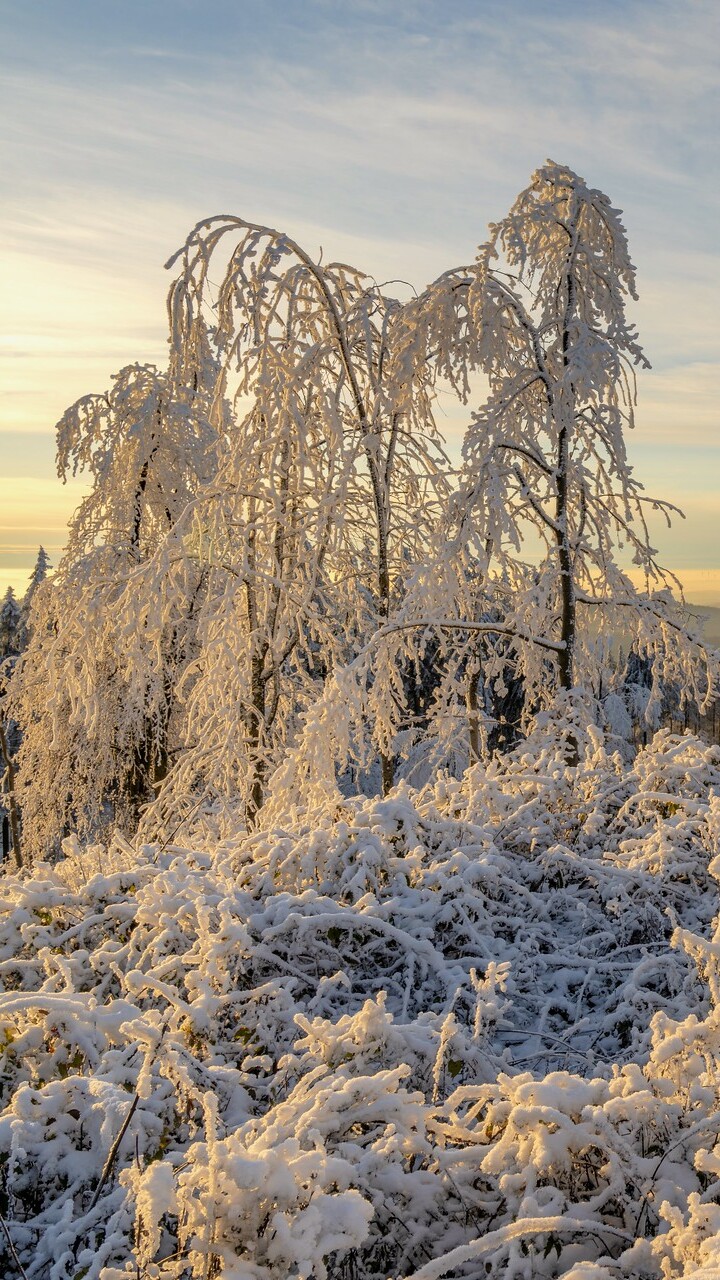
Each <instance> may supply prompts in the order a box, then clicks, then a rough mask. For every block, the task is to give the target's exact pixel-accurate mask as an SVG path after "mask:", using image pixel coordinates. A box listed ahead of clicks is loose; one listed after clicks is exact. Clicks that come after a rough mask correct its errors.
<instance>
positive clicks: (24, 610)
mask: <svg viewBox="0 0 720 1280" xmlns="http://www.w3.org/2000/svg"><path fill="white" fill-rule="evenodd" d="M51 567H52V566H51V564H50V557H49V555H48V553H47V551H46V550H45V548H44V547H42V546H41V547H39V548H38V553H37V559H36V561H35V565H34V568H33V571H32V573H31V574H30V579H29V582H28V585H27V589H26V591H25V595H24V596H23V598H22V602H21V604H20V624H19V627H18V633H17V644H18V652H21V651H22V650H23V649H25V648H27V645H28V641H29V638H30V630H29V628H30V611H31V609H32V605H33V600H34V599H35V594H36V592H37V590H38V588H39V587H40V586H41V585H42V584H43V582H45V580H46V578H47V576H48V571H49V570H50V568H51Z"/></svg>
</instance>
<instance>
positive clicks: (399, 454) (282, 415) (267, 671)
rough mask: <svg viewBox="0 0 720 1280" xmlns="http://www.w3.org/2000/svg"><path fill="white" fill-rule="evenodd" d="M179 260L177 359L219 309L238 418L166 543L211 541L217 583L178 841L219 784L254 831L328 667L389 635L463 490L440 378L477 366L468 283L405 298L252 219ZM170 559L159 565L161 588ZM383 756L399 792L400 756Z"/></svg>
mask: <svg viewBox="0 0 720 1280" xmlns="http://www.w3.org/2000/svg"><path fill="white" fill-rule="evenodd" d="M227 241H230V243H231V246H232V247H231V249H230V252H229V253H228V252H227V251H226V250H225V244H226V242H227ZM177 258H179V259H180V264H181V272H180V275H179V276H178V279H177V280H176V282H175V284H174V285H173V288H172V289H171V294H170V315H171V321H172V329H171V340H172V347H173V352H174V353H175V358H176V359H178V360H182V359H184V354H183V353H184V352H185V350H186V347H187V345H188V342H189V341H191V340H192V334H193V332H194V327H195V325H196V324H197V321H198V317H199V316H201V315H202V314H203V311H204V309H205V308H206V307H207V305H208V304H210V305H212V306H213V307H214V308H215V311H216V315H217V323H216V327H215V330H214V340H215V343H216V349H217V352H218V360H219V368H218V374H217V387H218V393H222V394H223V395H226V394H228V395H229V394H232V396H233V398H234V404H235V420H234V421H233V423H232V424H231V425H230V426H229V428H228V431H227V434H226V449H225V452H224V455H223V459H222V462H221V466H220V469H219V472H218V475H217V476H216V477H215V479H214V481H213V484H212V486H211V487H210V489H208V490H207V492H204V493H202V494H200V495H199V497H198V499H197V501H196V503H195V504H194V505H193V507H192V509H191V510H189V511H188V512H187V513H186V523H185V525H184V526H183V528H182V529H177V530H175V531H174V532H173V534H172V535H171V536H170V538H169V539H168V544H171V543H172V542H173V541H175V542H176V541H177V540H178V538H185V539H186V538H187V537H188V536H189V530H190V529H191V528H192V529H193V530H194V533H193V535H192V539H193V540H194V543H195V545H196V546H197V547H198V549H199V551H198V554H199V556H200V559H201V560H202V562H203V563H205V564H207V566H208V568H209V570H210V585H209V589H208V594H207V597H206V601H205V604H204V607H203V611H202V616H201V620H200V624H199V626H200V632H201V634H202V637H203V647H202V651H201V653H200V654H199V656H198V660H197V663H196V664H195V667H194V669H193V672H192V688H191V689H190V690H189V701H188V725H187V742H186V750H185V751H184V752H183V753H182V755H181V756H180V758H179V761H178V765H177V768H176V770H175V771H174V773H173V775H172V776H171V777H170V779H169V780H168V786H167V787H166V788H165V789H164V792H163V794H162V795H161V797H160V802H159V805H158V806H157V808H156V809H155V811H154V816H155V817H158V815H162V822H163V824H164V827H165V828H167V827H168V825H172V823H173V822H174V821H175V817H176V813H175V809H174V806H175V805H176V803H177V800H178V797H179V798H180V801H181V809H182V807H183V806H184V807H185V808H187V806H188V805H189V804H190V803H191V801H192V803H194V799H193V798H194V797H195V795H201V794H202V791H203V790H204V791H205V793H206V794H207V796H209V797H212V796H216V797H218V798H220V799H227V798H232V797H244V800H245V803H246V807H247V812H248V816H249V818H250V819H251V820H252V819H253V818H254V815H255V813H256V812H257V810H258V808H259V807H260V805H261V803H262V800H263V795H264V789H265V778H266V775H267V773H268V771H269V770H270V769H271V768H272V767H274V766H275V765H277V763H278V761H279V760H280V759H281V758H282V755H283V754H284V751H285V750H286V748H287V744H288V742H289V741H290V740H291V739H292V736H293V734H294V733H295V732H296V730H297V726H298V724H299V721H300V718H301V715H302V714H303V712H304V711H305V710H306V708H307V707H308V706H309V705H310V704H311V703H312V702H313V701H314V700H316V699H317V697H318V696H319V695H320V693H321V692H322V686H323V681H324V679H325V677H326V674H327V672H328V671H330V670H331V669H333V668H334V666H335V665H337V664H338V663H345V662H347V661H348V659H349V658H351V657H352V656H353V654H354V653H355V652H356V651H357V649H358V647H361V646H362V644H363V643H364V642H366V641H367V639H368V637H369V636H371V635H372V634H374V632H375V631H376V630H377V628H378V627H379V626H381V625H382V624H383V623H386V622H387V620H388V617H389V615H390V611H391V608H392V602H393V598H394V595H395V596H396V594H397V590H398V586H399V583H400V581H401V576H402V571H403V567H404V565H405V564H406V562H407V559H408V557H409V558H410V559H411V560H413V559H422V558H424V557H425V556H426V554H427V548H428V544H429V537H430V531H431V528H432V526H433V524H434V523H435V522H436V521H437V519H438V518H439V515H440V513H441V511H442V509H443V507H444V505H445V504H446V502H447V499H448V496H449V485H448V481H447V460H446V459H445V457H444V454H443V450H442V444H441V438H440V435H439V432H438V429H437V426H436V424H435V421H434V418H433V413H432V403H433V398H434V388H435V384H436V382H437V380H438V378H440V377H442V378H445V379H446V380H447V381H448V382H449V383H450V384H451V385H452V386H454V388H455V390H456V391H457V393H458V394H460V395H463V394H465V393H466V390H467V385H466V373H467V369H468V368H469V367H470V365H471V363H472V343H471V340H470V338H469V335H468V315H467V289H468V285H469V277H468V274H467V272H462V271H456V272H450V273H448V274H447V275H446V276H445V277H442V278H441V279H440V280H439V281H437V282H436V283H435V284H434V285H433V286H431V287H430V289H428V290H427V291H426V292H425V293H424V294H422V295H420V296H419V297H417V298H415V297H414V298H412V299H410V301H408V302H406V303H401V302H399V301H398V300H396V299H394V298H392V297H391V296H389V295H388V294H387V292H386V291H385V290H384V289H382V288H380V287H379V286H378V285H377V284H376V283H375V282H374V281H373V280H371V279H370V278H369V277H367V276H365V275H363V274H362V273H361V272H359V271H357V270H355V269H354V268H351V267H348V266H346V265H344V264H337V263H330V264H327V265H325V264H322V263H318V262H315V261H313V259H312V258H311V257H310V256H309V255H308V254H307V253H306V252H305V250H303V249H302V248H301V247H300V246H299V245H298V244H296V243H295V242H294V241H292V240H290V239H288V238H287V237H286V236H283V235H281V234H280V233H278V232H277V231H275V230H272V229H270V228H266V227H260V226H255V225H253V224H250V223H246V222H243V221H242V220H240V219H237V218H213V219H209V220H207V221H205V222H203V223H200V224H199V225H198V227H196V229H195V230H194V231H193V233H192V234H191V235H190V236H189V238H188V240H187V243H186V245H185V246H184V249H183V250H182V251H181V252H180V254H179V255H176V259H173V260H171V264H172V263H174V262H175V261H176V260H177ZM210 276H212V277H213V278H215V279H219V281H220V283H219V285H218V286H217V287H213V286H211V285H210V284H209V278H210ZM170 559H172V556H171V557H170ZM167 563H168V558H167V556H166V555H165V554H164V553H163V555H158V556H157V557H156V563H155V569H156V571H157V577H156V578H155V580H154V585H153V588H152V590H153V591H154V592H155V593H157V592H162V590H165V589H167V586H166V585H163V583H165V584H167V577H163V575H165V574H166V567H167ZM395 679H396V684H397V688H398V689H399V688H400V687H401V685H402V675H401V673H400V672H399V671H398V672H396V673H395ZM381 755H382V771H383V781H384V785H385V788H386V789H387V787H389V785H390V784H391V781H392V776H393V761H392V752H391V750H389V749H385V750H383V751H382V752H381Z"/></svg>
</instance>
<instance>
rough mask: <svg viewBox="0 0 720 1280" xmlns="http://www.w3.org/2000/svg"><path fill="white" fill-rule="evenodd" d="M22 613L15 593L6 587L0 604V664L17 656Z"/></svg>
mask: <svg viewBox="0 0 720 1280" xmlns="http://www.w3.org/2000/svg"><path fill="white" fill-rule="evenodd" d="M21 618H22V613H21V609H20V605H19V604H18V602H17V600H16V599H15V592H14V591H13V589H12V587H8V589H7V591H6V592H5V595H4V596H3V600H2V604H0V663H2V662H3V660H4V659H5V658H11V657H14V656H16V655H17V654H18V652H19V649H20V626H21Z"/></svg>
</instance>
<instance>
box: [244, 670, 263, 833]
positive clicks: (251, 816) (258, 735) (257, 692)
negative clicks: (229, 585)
mask: <svg viewBox="0 0 720 1280" xmlns="http://www.w3.org/2000/svg"><path fill="white" fill-rule="evenodd" d="M250 679H251V692H250V698H251V702H252V709H251V711H250V717H249V720H250V723H249V726H248V748H249V751H248V754H249V756H250V761H251V764H250V769H251V776H250V785H249V787H248V793H247V801H246V804H245V817H246V821H247V825H248V828H250V829H252V828H253V827H254V826H255V824H256V822H257V816H258V814H259V812H260V810H261V809H262V807H263V802H264V800H265V777H266V774H267V762H266V761H265V759H264V758H263V757H262V755H261V754H260V752H261V745H262V737H263V729H264V727H265V681H264V680H263V657H262V656H261V655H259V654H256V655H254V656H253V658H252V659H251V676H250Z"/></svg>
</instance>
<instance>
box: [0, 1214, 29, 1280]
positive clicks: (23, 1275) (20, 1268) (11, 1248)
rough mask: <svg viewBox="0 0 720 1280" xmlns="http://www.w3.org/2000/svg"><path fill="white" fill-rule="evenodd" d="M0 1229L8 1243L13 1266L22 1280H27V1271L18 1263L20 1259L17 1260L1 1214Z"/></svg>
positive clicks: (15, 1251)
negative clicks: (0, 1228)
mask: <svg viewBox="0 0 720 1280" xmlns="http://www.w3.org/2000/svg"><path fill="white" fill-rule="evenodd" d="M0 1227H2V1229H3V1232H4V1234H5V1239H6V1240H7V1242H8V1248H9V1250H10V1252H11V1254H12V1257H13V1262H14V1263H15V1266H16V1267H17V1269H18V1271H19V1272H20V1275H21V1276H22V1280H28V1274H27V1271H26V1270H25V1268H24V1266H23V1264H22V1262H21V1261H20V1259H19V1258H18V1256H17V1250H16V1248H15V1245H14V1244H13V1242H12V1236H11V1235H10V1232H9V1230H8V1225H7V1222H6V1221H5V1219H4V1218H3V1216H2V1214H1V1213H0Z"/></svg>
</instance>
